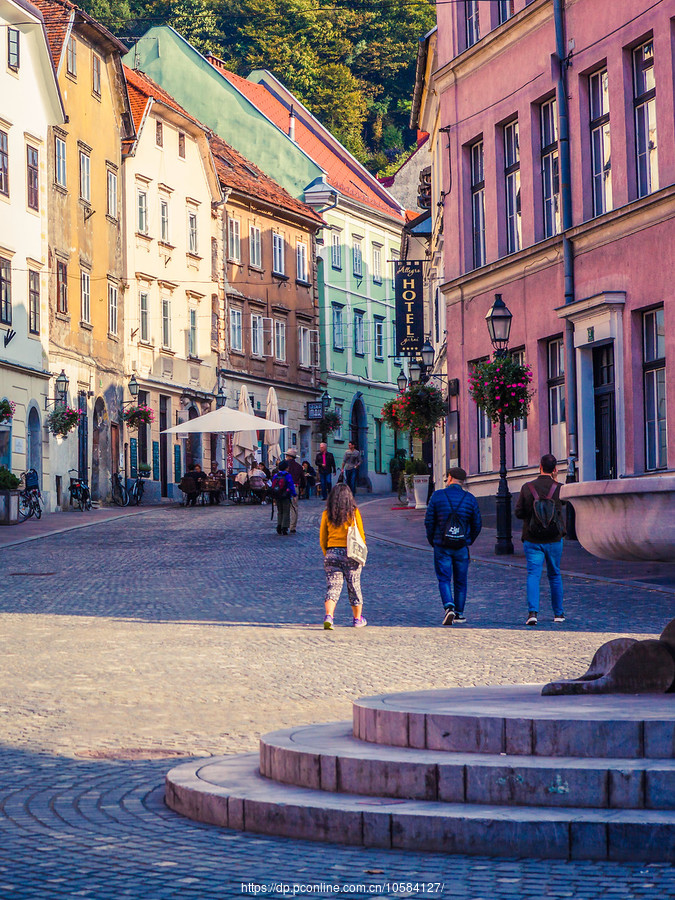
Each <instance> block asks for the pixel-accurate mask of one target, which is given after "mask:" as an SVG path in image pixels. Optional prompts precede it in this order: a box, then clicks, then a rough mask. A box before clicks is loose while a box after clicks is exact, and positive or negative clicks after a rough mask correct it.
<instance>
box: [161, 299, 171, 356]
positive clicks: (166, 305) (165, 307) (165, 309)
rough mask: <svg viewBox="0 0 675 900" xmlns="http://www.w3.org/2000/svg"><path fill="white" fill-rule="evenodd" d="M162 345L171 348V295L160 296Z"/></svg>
mask: <svg viewBox="0 0 675 900" xmlns="http://www.w3.org/2000/svg"><path fill="white" fill-rule="evenodd" d="M162 347H164V349H165V350H170V349H171V297H167V296H164V297H162Z"/></svg>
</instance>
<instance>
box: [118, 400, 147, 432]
mask: <svg viewBox="0 0 675 900" xmlns="http://www.w3.org/2000/svg"><path fill="white" fill-rule="evenodd" d="M122 418H123V419H124V421H125V422H126V423H127V425H128V426H129V428H138V427H139V426H140V425H149V424H150V423H151V422H154V421H155V413H154V410H152V409H150V407H149V406H144V405H143V404H142V403H139V404H138V405H136V404H135V403H134V404H132V405H131V406H128V407H127V408H126V409H125V410H124V412H123V413H122Z"/></svg>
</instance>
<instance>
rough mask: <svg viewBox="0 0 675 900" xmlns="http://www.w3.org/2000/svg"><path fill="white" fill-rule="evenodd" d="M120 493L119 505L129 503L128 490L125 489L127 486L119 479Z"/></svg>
mask: <svg viewBox="0 0 675 900" xmlns="http://www.w3.org/2000/svg"><path fill="white" fill-rule="evenodd" d="M119 484H120V493H121V495H122V502H121V503H120V506H128V505H129V491H128V490H127V486H126V485H125V484H124V483H123V482H121V481H120V483H119Z"/></svg>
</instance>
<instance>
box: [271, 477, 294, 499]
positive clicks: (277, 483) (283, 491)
mask: <svg viewBox="0 0 675 900" xmlns="http://www.w3.org/2000/svg"><path fill="white" fill-rule="evenodd" d="M290 493H291V489H290V488H289V486H288V481H287V480H286V476H285V475H282V474H281V473H279V474H278V475H275V476H274V478H273V479H272V496H273V497H274V499H275V500H285V499H286V497H289V496H290Z"/></svg>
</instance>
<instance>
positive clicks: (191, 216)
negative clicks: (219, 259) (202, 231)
mask: <svg viewBox="0 0 675 900" xmlns="http://www.w3.org/2000/svg"><path fill="white" fill-rule="evenodd" d="M197 238H198V236H197V213H196V211H195V210H193V209H192V210H190V209H189V210H188V253H192V255H193V256H196V255H197V253H198V252H199V242H198V239H197Z"/></svg>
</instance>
